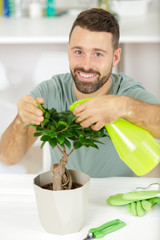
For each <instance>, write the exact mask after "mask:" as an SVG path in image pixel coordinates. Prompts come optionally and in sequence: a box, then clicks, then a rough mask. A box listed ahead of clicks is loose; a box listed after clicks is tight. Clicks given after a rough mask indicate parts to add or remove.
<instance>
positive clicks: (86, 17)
mask: <svg viewBox="0 0 160 240" xmlns="http://www.w3.org/2000/svg"><path fill="white" fill-rule="evenodd" d="M76 26H79V27H82V28H85V29H88V30H90V31H95V32H110V33H112V43H113V48H114V50H116V49H117V48H118V43H119V35H120V33H119V24H118V22H117V20H116V19H115V17H114V16H113V15H112V14H111V13H109V12H107V11H105V10H104V9H101V8H92V9H89V10H85V11H83V12H81V13H80V14H79V15H78V16H77V18H76V20H75V21H74V23H73V25H72V28H71V31H70V34H69V40H70V38H71V34H72V32H73V29H74V28H75V27H76Z"/></svg>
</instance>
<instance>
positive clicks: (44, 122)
mask: <svg viewBox="0 0 160 240" xmlns="http://www.w3.org/2000/svg"><path fill="white" fill-rule="evenodd" d="M48 122H49V119H44V121H43V122H42V123H41V125H42V127H44V126H45V125H46V124H47V123H48Z"/></svg>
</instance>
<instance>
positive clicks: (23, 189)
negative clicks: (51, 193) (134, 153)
mask: <svg viewBox="0 0 160 240" xmlns="http://www.w3.org/2000/svg"><path fill="white" fill-rule="evenodd" d="M33 177H34V175H27V174H1V175H0V239H1V240H11V239H12V240H22V239H23V240H28V239H31V240H49V239H50V240H82V239H83V238H85V237H86V234H87V232H88V230H89V229H90V228H91V227H98V226H99V225H101V224H103V223H105V222H107V221H110V220H113V219H116V218H119V219H121V220H122V221H125V222H126V224H127V225H126V227H124V228H122V229H120V230H118V231H116V232H114V233H111V234H108V235H106V236H105V237H104V238H103V239H104V240H105V239H107V240H121V239H123V240H135V239H136V240H159V239H160V214H159V211H160V207H159V206H154V208H153V210H152V211H151V212H149V213H147V214H146V215H145V216H144V217H134V216H132V215H131V214H130V213H129V212H128V211H127V210H126V207H123V206H122V207H114V206H109V205H107V204H106V199H107V198H108V197H109V196H110V195H112V194H116V193H122V192H128V191H133V190H134V189H135V188H136V187H137V186H142V187H145V186H148V185H149V184H150V183H153V182H160V179H158V178H121V177H120V178H105V179H91V185H90V198H89V205H88V217H87V222H86V225H85V226H84V227H83V229H82V230H81V231H80V232H78V233H74V234H70V235H65V236H59V235H54V234H49V233H47V232H46V231H45V230H44V229H43V227H42V226H41V223H40V221H39V216H38V212H37V207H36V200H35V195H34V190H33V184H32V180H33Z"/></svg>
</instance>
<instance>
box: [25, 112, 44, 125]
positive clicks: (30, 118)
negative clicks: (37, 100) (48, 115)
mask: <svg viewBox="0 0 160 240" xmlns="http://www.w3.org/2000/svg"><path fill="white" fill-rule="evenodd" d="M23 119H24V122H26V123H28V124H30V123H31V124H36V125H40V124H41V123H42V122H43V120H44V117H43V116H37V115H35V114H33V113H29V112H28V113H27V112H25V114H24V116H23Z"/></svg>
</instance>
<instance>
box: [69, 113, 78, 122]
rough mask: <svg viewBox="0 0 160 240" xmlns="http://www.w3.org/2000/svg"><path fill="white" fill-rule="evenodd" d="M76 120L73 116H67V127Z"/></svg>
mask: <svg viewBox="0 0 160 240" xmlns="http://www.w3.org/2000/svg"><path fill="white" fill-rule="evenodd" d="M76 118H77V117H76V116H75V115H73V114H71V115H68V117H67V123H68V125H70V124H71V122H73V121H74V120H75V119H76Z"/></svg>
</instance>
